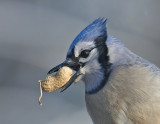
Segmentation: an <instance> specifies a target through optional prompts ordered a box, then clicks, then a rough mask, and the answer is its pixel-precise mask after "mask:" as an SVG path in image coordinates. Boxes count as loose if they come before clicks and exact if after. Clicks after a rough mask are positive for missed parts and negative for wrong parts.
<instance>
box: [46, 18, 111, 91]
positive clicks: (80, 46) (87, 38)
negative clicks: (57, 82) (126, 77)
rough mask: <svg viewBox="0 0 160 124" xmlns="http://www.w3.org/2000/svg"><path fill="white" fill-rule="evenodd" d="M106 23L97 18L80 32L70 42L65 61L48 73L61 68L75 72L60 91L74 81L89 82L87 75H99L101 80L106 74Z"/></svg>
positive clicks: (108, 64) (107, 59) (107, 65)
mask: <svg viewBox="0 0 160 124" xmlns="http://www.w3.org/2000/svg"><path fill="white" fill-rule="evenodd" d="M106 21H107V20H106V19H105V18H98V19H96V20H95V21H93V22H92V23H91V24H89V25H88V26H87V27H86V28H85V29H84V30H83V31H81V32H80V34H79V35H78V36H77V37H76V38H75V39H74V41H73V42H72V44H71V46H70V48H69V50H68V53H67V57H66V60H65V61H64V62H63V63H62V64H60V65H58V66H56V67H54V68H53V69H51V70H50V71H49V72H48V73H49V74H51V73H53V72H55V71H57V70H59V68H61V67H63V66H68V67H70V68H72V69H73V70H75V71H76V73H75V74H74V75H73V76H72V78H71V79H70V80H69V82H68V83H67V84H66V85H65V86H64V87H63V88H62V91H63V90H65V89H66V88H68V87H69V86H70V85H71V84H72V83H73V82H75V81H79V80H81V79H82V80H83V79H84V80H85V79H86V80H89V78H86V76H87V75H92V76H95V75H94V73H99V78H100V79H101V80H102V79H103V78H102V77H103V76H104V74H106V73H107V72H106V71H107V68H108V67H109V66H110V63H109V57H108V48H107V45H106V39H107V30H106ZM97 76H98V75H97Z"/></svg>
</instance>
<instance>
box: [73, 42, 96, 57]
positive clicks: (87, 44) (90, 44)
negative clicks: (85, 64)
mask: <svg viewBox="0 0 160 124" xmlns="http://www.w3.org/2000/svg"><path fill="white" fill-rule="evenodd" d="M93 47H95V44H94V42H93V41H82V42H78V43H77V44H76V46H75V49H74V55H75V57H78V56H79V55H80V53H81V52H82V51H83V50H85V49H91V48H93Z"/></svg>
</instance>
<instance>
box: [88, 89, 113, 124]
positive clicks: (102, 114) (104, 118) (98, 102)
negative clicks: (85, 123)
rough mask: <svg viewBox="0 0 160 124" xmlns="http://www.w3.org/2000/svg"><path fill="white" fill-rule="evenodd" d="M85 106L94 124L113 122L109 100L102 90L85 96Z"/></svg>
mask: <svg viewBox="0 0 160 124" xmlns="http://www.w3.org/2000/svg"><path fill="white" fill-rule="evenodd" d="M85 99H86V106H87V110H88V113H89V114H90V116H91V118H92V121H93V122H94V124H105V123H106V122H107V124H113V121H112V114H111V109H112V108H110V105H109V104H110V101H108V100H109V99H108V98H107V95H106V93H105V92H104V91H103V90H102V91H99V92H98V93H96V94H91V95H88V94H86V96H85Z"/></svg>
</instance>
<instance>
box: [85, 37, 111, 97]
mask: <svg viewBox="0 0 160 124" xmlns="http://www.w3.org/2000/svg"><path fill="white" fill-rule="evenodd" d="M106 39H107V35H104V36H100V37H98V38H96V39H95V45H96V47H97V50H98V54H99V57H98V62H99V63H100V65H101V67H102V71H103V72H104V73H103V74H104V76H103V77H104V78H103V79H102V81H101V82H100V85H99V86H98V87H96V88H95V89H93V90H91V91H86V93H87V94H95V93H97V92H98V91H100V90H101V89H102V88H103V87H104V86H105V84H106V83H107V82H108V79H109V76H110V73H111V65H112V64H111V63H109V56H108V48H107V45H106V43H105V42H106Z"/></svg>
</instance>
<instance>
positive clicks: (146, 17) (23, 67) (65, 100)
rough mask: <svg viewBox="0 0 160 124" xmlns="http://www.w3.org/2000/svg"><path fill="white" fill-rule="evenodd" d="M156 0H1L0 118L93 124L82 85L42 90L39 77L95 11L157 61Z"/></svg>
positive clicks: (33, 123)
mask: <svg viewBox="0 0 160 124" xmlns="http://www.w3.org/2000/svg"><path fill="white" fill-rule="evenodd" d="M159 5H160V1H159V0H121V1H120V0H112V1H111V0H0V123H1V124H62V123H65V124H75V123H76V124H82V123H84V124H92V121H91V119H90V117H89V115H88V113H87V110H86V107H85V98H84V85H83V83H77V84H75V85H72V86H71V87H70V88H69V89H68V90H66V91H65V92H63V93H59V91H57V92H54V93H44V94H43V98H42V102H43V106H42V107H41V106H39V104H38V97H39V95H40V92H39V84H38V82H37V81H38V80H40V79H44V78H45V76H46V73H47V72H48V70H50V69H51V68H52V67H53V66H55V65H57V64H59V63H61V62H62V61H63V60H64V59H65V56H66V52H67V50H68V48H69V46H70V44H71V42H72V41H73V39H74V38H75V37H76V35H77V34H78V33H79V32H80V31H81V30H82V29H83V28H85V27H86V26H87V25H88V24H89V23H91V22H92V21H93V20H94V19H96V18H97V17H100V16H101V17H107V18H108V34H109V35H112V36H114V37H116V38H118V39H120V40H122V41H123V42H124V43H125V44H126V46H127V47H128V48H130V49H131V50H132V51H134V52H135V53H136V54H138V55H140V56H142V57H143V58H145V59H147V60H149V61H151V62H152V63H154V64H156V65H157V66H159V67H160V57H159V54H160V50H159V48H160V34H159V32H160V24H159V22H160V14H159V13H160V8H159Z"/></svg>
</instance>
